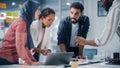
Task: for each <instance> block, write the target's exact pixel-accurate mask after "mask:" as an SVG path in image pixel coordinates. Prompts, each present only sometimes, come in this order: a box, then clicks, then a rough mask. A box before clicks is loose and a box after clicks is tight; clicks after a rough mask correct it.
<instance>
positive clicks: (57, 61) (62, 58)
mask: <svg viewBox="0 0 120 68" xmlns="http://www.w3.org/2000/svg"><path fill="white" fill-rule="evenodd" d="M73 54H74V53H73V52H66V53H62V52H59V53H51V54H49V55H48V56H47V58H46V60H45V62H44V65H66V64H69V62H70V60H71V59H72V56H73ZM39 62H40V61H39Z"/></svg>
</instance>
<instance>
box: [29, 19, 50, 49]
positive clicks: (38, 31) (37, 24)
mask: <svg viewBox="0 0 120 68" xmlns="http://www.w3.org/2000/svg"><path fill="white" fill-rule="evenodd" d="M30 31H31V36H32V39H33V43H34V46H35V47H37V46H38V45H39V43H40V42H41V39H42V38H41V36H42V23H41V20H35V21H33V23H32V24H31V27H30ZM51 48H52V46H51V39H50V28H45V34H44V38H43V41H42V44H41V49H51Z"/></svg>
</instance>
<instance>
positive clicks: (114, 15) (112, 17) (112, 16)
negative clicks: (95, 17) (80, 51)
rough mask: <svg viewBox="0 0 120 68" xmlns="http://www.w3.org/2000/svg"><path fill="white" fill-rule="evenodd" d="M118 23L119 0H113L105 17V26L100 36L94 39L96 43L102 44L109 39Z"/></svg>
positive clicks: (119, 15)
mask: <svg viewBox="0 0 120 68" xmlns="http://www.w3.org/2000/svg"><path fill="white" fill-rule="evenodd" d="M119 24H120V0H114V1H113V4H112V6H111V7H110V9H109V12H108V15H107V17H106V21H105V28H104V30H103V32H102V34H101V36H100V37H98V38H96V39H95V42H96V44H97V45H98V46H102V45H105V44H106V43H108V42H109V41H111V39H112V37H113V35H114V34H115V32H116V31H117V28H118V26H119Z"/></svg>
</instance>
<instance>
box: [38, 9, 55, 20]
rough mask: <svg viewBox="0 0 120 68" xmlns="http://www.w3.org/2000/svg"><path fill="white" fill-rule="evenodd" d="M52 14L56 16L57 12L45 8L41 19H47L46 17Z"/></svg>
mask: <svg viewBox="0 0 120 68" xmlns="http://www.w3.org/2000/svg"><path fill="white" fill-rule="evenodd" d="M50 14H55V11H54V10H53V9H51V8H45V9H43V10H42V12H41V15H40V17H39V19H40V18H41V17H44V18H45V17H47V16H48V15H50Z"/></svg>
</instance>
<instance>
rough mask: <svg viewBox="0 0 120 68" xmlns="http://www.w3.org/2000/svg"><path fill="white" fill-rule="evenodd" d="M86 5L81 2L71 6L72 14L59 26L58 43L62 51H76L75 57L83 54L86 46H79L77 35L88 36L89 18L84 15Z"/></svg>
mask: <svg viewBox="0 0 120 68" xmlns="http://www.w3.org/2000/svg"><path fill="white" fill-rule="evenodd" d="M83 10H84V7H83V5H82V4H81V3H79V2H74V3H72V4H71V6H70V16H68V17H66V18H65V19H63V20H62V21H61V22H60V24H59V28H58V38H57V39H58V45H59V47H60V50H61V51H62V52H74V56H73V57H77V56H82V52H83V48H84V46H81V45H80V46H78V45H77V44H76V41H75V37H76V36H82V37H84V38H86V37H87V33H88V30H89V25H90V23H89V18H88V17H87V16H85V15H83Z"/></svg>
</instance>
